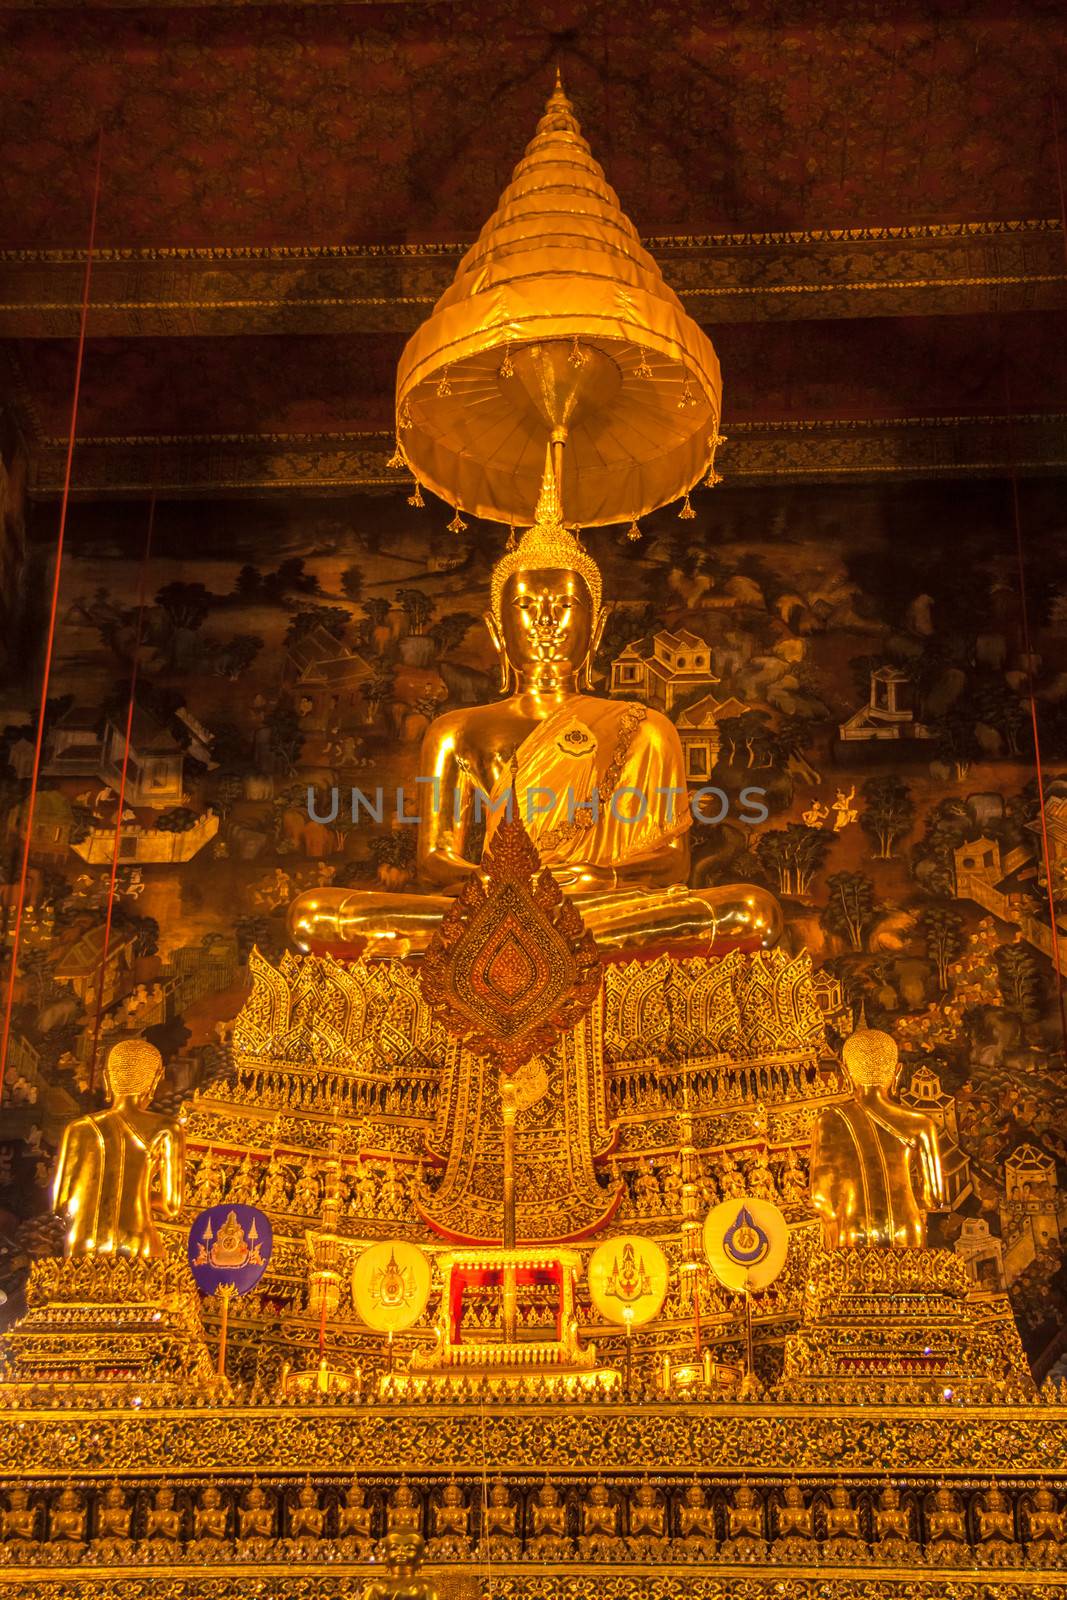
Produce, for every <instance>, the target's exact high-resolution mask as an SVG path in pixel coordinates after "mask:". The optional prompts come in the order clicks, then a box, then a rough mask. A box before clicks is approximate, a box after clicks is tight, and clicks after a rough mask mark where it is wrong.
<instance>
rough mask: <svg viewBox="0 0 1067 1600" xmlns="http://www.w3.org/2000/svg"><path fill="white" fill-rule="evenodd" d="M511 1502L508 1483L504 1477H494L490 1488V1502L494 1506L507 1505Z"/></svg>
mask: <svg viewBox="0 0 1067 1600" xmlns="http://www.w3.org/2000/svg"><path fill="white" fill-rule="evenodd" d="M510 1503H511V1496H510V1495H509V1494H508V1486H507V1484H506V1483H505V1482H504V1480H503V1478H494V1479H493V1482H492V1484H491V1485H490V1489H489V1504H490V1505H492V1506H506V1505H510Z"/></svg>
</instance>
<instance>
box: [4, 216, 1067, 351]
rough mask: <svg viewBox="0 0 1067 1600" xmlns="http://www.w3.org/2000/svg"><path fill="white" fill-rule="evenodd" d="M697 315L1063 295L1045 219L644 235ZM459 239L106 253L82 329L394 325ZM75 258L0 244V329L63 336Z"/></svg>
mask: <svg viewBox="0 0 1067 1600" xmlns="http://www.w3.org/2000/svg"><path fill="white" fill-rule="evenodd" d="M646 242H647V244H648V247H649V249H650V251H651V253H652V255H653V256H654V257H655V259H656V261H657V262H658V263H659V266H660V267H661V268H662V271H663V274H664V276H665V278H666V280H667V282H668V284H669V285H670V287H671V288H672V289H674V290H675V292H676V293H677V294H678V295H679V296H680V298H681V299H682V301H683V303H684V304H685V307H686V309H687V310H688V311H689V312H690V314H691V315H692V316H694V317H695V318H696V319H697V320H698V321H701V322H706V323H708V324H711V325H714V324H716V323H724V322H754V321H773V320H776V319H784V320H789V319H811V318H820V319H821V318H841V317H872V316H879V317H884V316H928V315H939V314H946V313H971V314H975V313H981V312H991V311H1028V310H1051V309H1055V308H1057V307H1062V306H1067V270H1065V264H1064V251H1063V232H1062V227H1061V224H1060V222H1059V220H1058V219H1043V218H1037V219H1031V220H1029V221H1020V222H974V223H934V224H928V225H922V226H918V227H910V228H908V227H885V228H846V229H827V230H820V231H814V232H798V233H740V234H729V233H727V234H701V235H690V236H677V237H674V236H664V237H659V238H653V239H649V240H648V241H646ZM464 249H465V246H462V245H445V244H420V245H336V246H316V247H311V246H309V247H300V246H285V247H281V246H279V247H277V248H268V247H262V248H258V247H254V248H246V249H239V248H221V247H220V248H210V249H108V250H102V251H100V252H98V255H97V259H96V264H95V267H94V274H93V309H92V312H91V317H90V324H89V331H90V334H92V335H95V336H97V337H142V336H152V337H157V338H158V337H180V336H182V335H187V334H188V335H205V334H213V335H225V334H252V333H292V334H307V333H326V334H330V333H333V334H338V333H374V332H382V333H405V334H406V333H409V332H410V331H411V330H412V329H414V328H415V327H417V326H418V324H419V323H420V322H421V321H422V320H423V318H424V317H425V316H426V313H427V312H428V311H429V309H430V307H431V306H432V305H433V304H434V302H435V301H436V300H437V298H438V296H439V295H440V294H441V293H443V291H444V290H445V289H446V288H447V287H448V285H449V283H450V282H451V280H452V277H453V275H454V273H455V269H456V265H457V262H458V260H459V258H460V256H461V255H462V253H463V250H464ZM83 261H84V257H83V255H82V253H81V252H79V251H73V250H5V251H0V337H6V338H18V339H51V338H73V337H74V336H75V335H76V333H77V329H78V312H79V308H80V303H81V289H82V278H83Z"/></svg>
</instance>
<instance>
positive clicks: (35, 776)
mask: <svg viewBox="0 0 1067 1600" xmlns="http://www.w3.org/2000/svg"><path fill="white" fill-rule="evenodd" d="M103 156H104V130H103V128H101V129H100V131H99V133H98V134H97V137H96V175H95V177H94V180H93V203H92V212H91V215H90V219H89V248H88V250H87V252H86V256H85V278H84V281H83V283H82V304H81V319H80V321H79V324H78V353H77V358H76V360H75V364H74V394H73V397H72V399H71V406H70V432H69V434H68V436H67V464H66V471H65V473H64V476H63V498H62V500H61V502H60V507H59V534H58V537H57V539H56V570H55V576H54V578H53V580H52V609H51V612H50V614H49V618H48V637H47V640H46V643H45V654H44V672H43V675H42V678H41V702H40V707H39V710H38V715H37V739H36V742H35V744H34V750H33V772H32V774H31V777H30V793H29V797H28V799H27V801H26V815H25V829H26V837H25V840H24V842H23V846H22V870H21V873H20V876H19V894H18V901H17V904H16V909H15V933H14V937H13V939H12V943H11V967H10V969H9V971H8V979H7V999H6V1002H5V1005H4V1032H3V1038H2V1041H0V1101H2V1099H3V1094H4V1075H5V1073H6V1071H7V1052H8V1047H9V1045H10V1043H11V1015H12V1012H13V1010H14V1005H15V980H16V977H17V975H18V964H19V942H20V939H21V935H22V914H23V911H24V910H25V907H26V883H27V879H28V878H29V871H30V847H31V844H32V841H33V819H34V813H35V811H36V809H37V784H38V781H39V779H40V774H41V751H42V748H43V746H44V725H45V713H46V710H47V706H48V685H49V680H50V678H51V675H52V653H53V650H54V648H55V639H56V616H57V613H58V611H59V587H60V578H61V575H62V571H63V541H64V537H65V534H66V529H67V507H68V506H69V504H70V484H71V474H72V471H73V466H74V441H75V439H76V438H77V433H78V401H79V399H80V398H81V382H82V364H83V361H84V358H85V329H86V324H87V323H88V320H89V288H90V285H91V283H92V275H93V252H94V250H95V248H96V217H97V211H98V208H99V202H100V173H101V169H102V164H103Z"/></svg>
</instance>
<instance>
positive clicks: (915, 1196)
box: [811, 1028, 945, 1250]
mask: <svg viewBox="0 0 1067 1600" xmlns="http://www.w3.org/2000/svg"><path fill="white" fill-rule="evenodd" d="M841 1058H842V1060H843V1062H844V1065H845V1069H846V1071H847V1072H848V1075H849V1077H850V1078H851V1079H852V1083H853V1086H854V1092H853V1097H852V1099H851V1100H848V1101H846V1102H845V1103H844V1104H843V1105H836V1106H830V1107H828V1108H827V1109H826V1110H825V1111H823V1112H822V1114H821V1115H820V1117H819V1119H818V1121H817V1122H816V1124H815V1129H814V1133H813V1137H812V1147H811V1203H812V1205H813V1206H814V1208H815V1210H816V1211H817V1212H818V1213H819V1214H820V1216H821V1217H822V1224H823V1244H824V1245H825V1247H826V1249H828V1250H833V1249H836V1248H837V1247H838V1246H840V1245H864V1244H873V1245H897V1246H911V1247H918V1246H921V1245H923V1244H925V1242H926V1213H927V1212H928V1211H936V1210H938V1209H940V1207H941V1206H943V1205H944V1203H945V1193H944V1180H943V1178H942V1173H941V1146H940V1143H939V1140H938V1130H937V1124H936V1122H935V1121H934V1120H933V1118H932V1117H928V1116H925V1115H924V1114H923V1113H922V1112H919V1111H909V1110H907V1109H905V1107H903V1106H899V1105H896V1104H894V1102H893V1101H892V1100H890V1099H889V1098H888V1091H889V1090H890V1089H892V1087H893V1085H894V1083H895V1082H896V1078H897V1071H898V1061H897V1046H896V1043H895V1041H894V1040H893V1039H892V1038H891V1037H890V1036H889V1034H887V1033H879V1032H877V1031H876V1030H875V1029H873V1028H860V1029H858V1030H857V1032H855V1033H854V1034H852V1036H851V1037H850V1038H848V1039H846V1040H845V1044H844V1048H843V1050H842V1052H841Z"/></svg>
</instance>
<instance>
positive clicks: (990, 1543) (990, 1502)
mask: <svg viewBox="0 0 1067 1600" xmlns="http://www.w3.org/2000/svg"><path fill="white" fill-rule="evenodd" d="M974 1524H975V1530H976V1532H977V1535H978V1538H977V1541H976V1542H977V1544H978V1548H979V1553H980V1554H981V1553H983V1552H985V1553H986V1554H989V1555H990V1556H991V1557H992V1558H993V1559H994V1560H1001V1561H1002V1560H1004V1558H1005V1556H1006V1555H1008V1556H1010V1555H1014V1554H1016V1553H1017V1552H1016V1551H1015V1550H1014V1549H1012V1550H1011V1551H1008V1550H1006V1549H1005V1548H1004V1547H1005V1546H1013V1547H1014V1545H1015V1511H1014V1509H1013V1507H1012V1503H1011V1501H1010V1500H1009V1499H1008V1497H1007V1495H1006V1494H1005V1493H1004V1490H1003V1489H1002V1488H1001V1487H1000V1485H999V1484H996V1483H991V1484H990V1485H989V1487H988V1489H986V1490H985V1491H984V1493H982V1494H979V1495H978V1496H977V1498H976V1500H975V1510H974Z"/></svg>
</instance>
